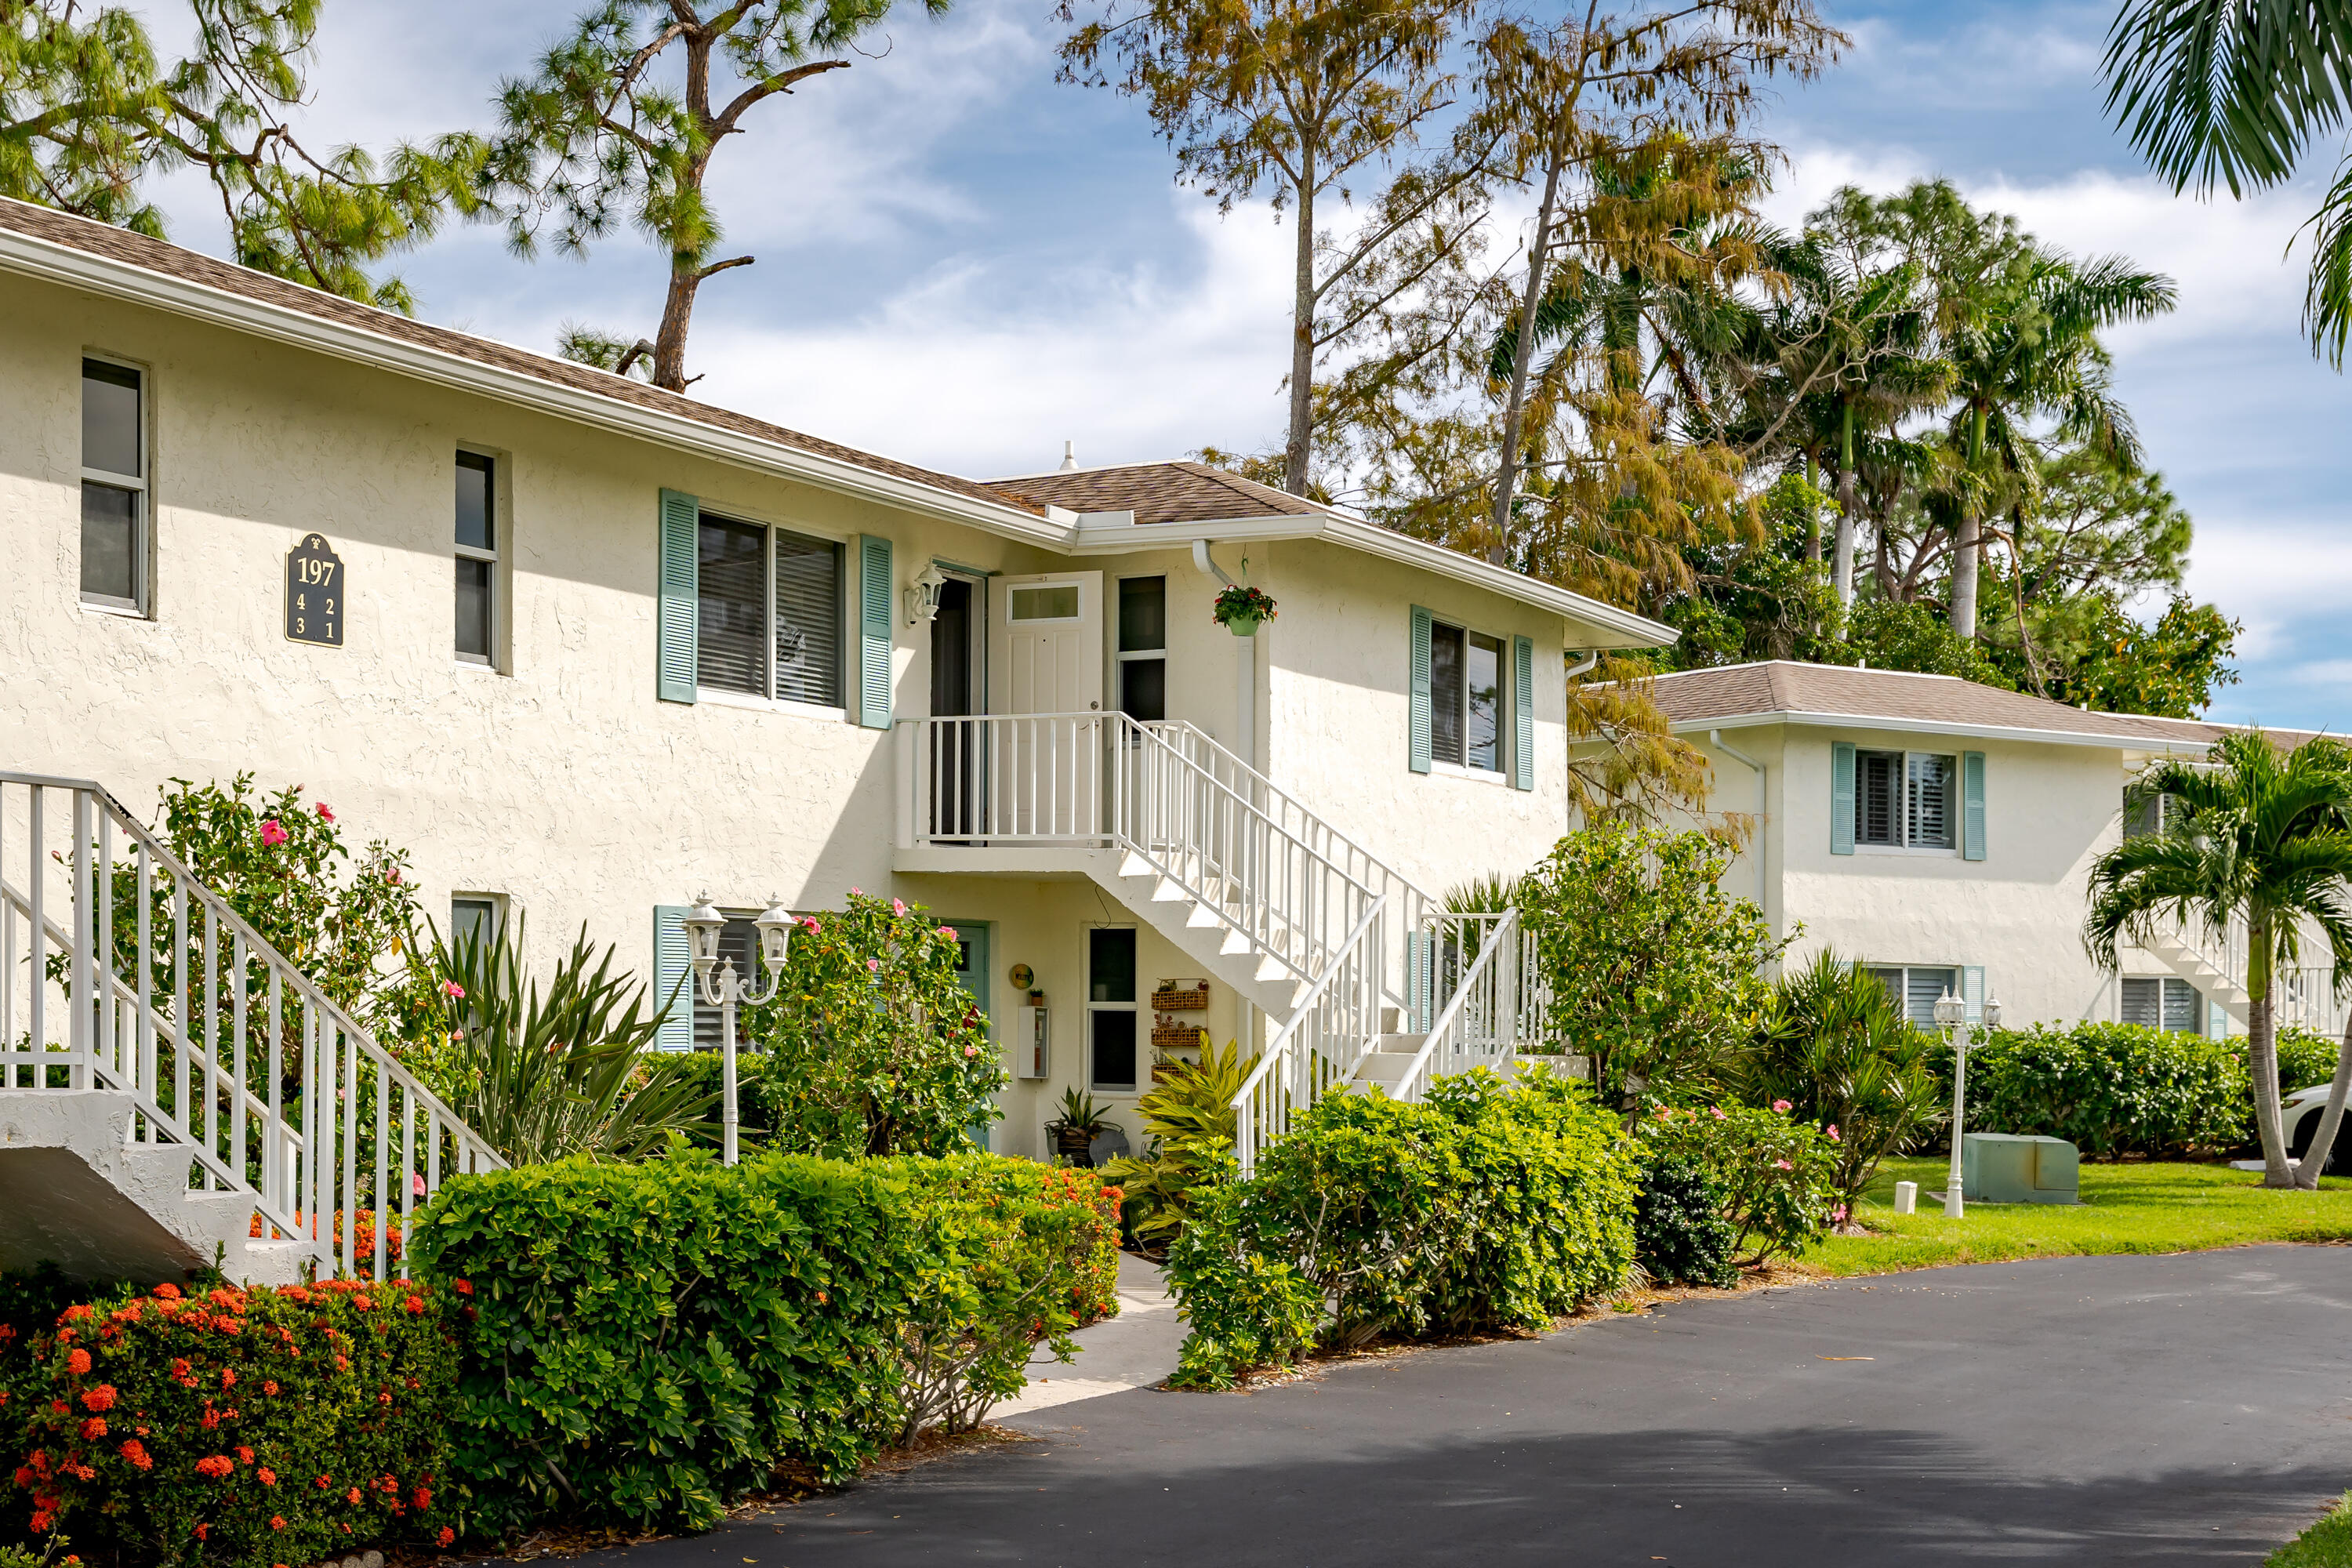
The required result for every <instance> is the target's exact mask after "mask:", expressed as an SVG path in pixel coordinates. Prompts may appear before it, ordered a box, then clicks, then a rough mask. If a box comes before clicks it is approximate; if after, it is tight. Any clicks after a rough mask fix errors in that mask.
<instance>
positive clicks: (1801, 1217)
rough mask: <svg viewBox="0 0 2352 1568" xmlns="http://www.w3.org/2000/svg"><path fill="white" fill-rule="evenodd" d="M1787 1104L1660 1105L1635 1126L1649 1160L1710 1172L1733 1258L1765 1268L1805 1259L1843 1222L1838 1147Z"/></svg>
mask: <svg viewBox="0 0 2352 1568" xmlns="http://www.w3.org/2000/svg"><path fill="white" fill-rule="evenodd" d="M1793 1109H1794V1107H1793V1106H1791V1105H1790V1102H1789V1101H1788V1100H1774V1101H1773V1102H1772V1105H1771V1108H1770V1109H1769V1110H1758V1109H1756V1108H1754V1107H1752V1106H1746V1105H1738V1106H1722V1105H1710V1106H1704V1107H1692V1106H1671V1105H1661V1106H1657V1107H1654V1108H1653V1109H1650V1110H1645V1111H1643V1114H1642V1116H1641V1117H1640V1119H1639V1120H1638V1121H1636V1122H1635V1124H1634V1131H1635V1134H1636V1136H1637V1137H1638V1138H1639V1139H1640V1141H1641V1142H1642V1145H1643V1153H1644V1156H1645V1157H1646V1158H1648V1159H1650V1160H1653V1161H1655V1160H1658V1159H1662V1158H1671V1157H1675V1156H1680V1157H1684V1158H1687V1159H1691V1160H1695V1161H1696V1162H1697V1163H1700V1164H1701V1165H1703V1166H1705V1167H1706V1172H1707V1173H1708V1175H1709V1176H1710V1177H1711V1178H1712V1179H1713V1181H1714V1183H1715V1184H1716V1186H1717V1189H1718V1190H1719V1191H1720V1192H1721V1194H1722V1197H1723V1217H1724V1218H1725V1219H1727V1220H1728V1221H1729V1222H1730V1224H1731V1227H1732V1231H1733V1235H1734V1240H1733V1242H1732V1247H1733V1250H1735V1251H1738V1250H1741V1249H1744V1248H1747V1247H1754V1249H1755V1250H1754V1253H1753V1254H1752V1258H1751V1260H1752V1261H1758V1262H1761V1261H1763V1260H1765V1259H1767V1258H1773V1257H1775V1256H1778V1255H1780V1254H1785V1253H1796V1252H1801V1251H1803V1250H1804V1248H1805V1247H1808V1246H1810V1245H1811V1244H1812V1242H1813V1241H1814V1240H1816V1239H1817V1238H1818V1237H1820V1236H1821V1234H1822V1231H1823V1230H1825V1229H1827V1228H1828V1227H1829V1226H1832V1225H1834V1224H1837V1223H1838V1222H1840V1221H1842V1220H1843V1219H1844V1218H1845V1217H1846V1215H1845V1208H1844V1205H1843V1204H1841V1203H1840V1202H1839V1200H1838V1195H1837V1191H1838V1187H1837V1180H1838V1160H1837V1142H1836V1140H1835V1139H1833V1138H1832V1136H1831V1135H1830V1134H1829V1133H1828V1132H1826V1131H1823V1130H1822V1129H1821V1128H1818V1127H1815V1126H1814V1125H1812V1124H1811V1122H1808V1121H1798V1120H1797V1119H1796V1118H1795V1117H1793V1116H1791V1115H1790V1111H1791V1110H1793Z"/></svg>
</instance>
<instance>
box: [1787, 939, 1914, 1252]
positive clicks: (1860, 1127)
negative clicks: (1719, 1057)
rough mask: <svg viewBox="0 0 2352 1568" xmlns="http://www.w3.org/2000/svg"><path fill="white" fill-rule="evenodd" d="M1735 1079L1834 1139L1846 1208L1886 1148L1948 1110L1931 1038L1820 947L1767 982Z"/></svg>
mask: <svg viewBox="0 0 2352 1568" xmlns="http://www.w3.org/2000/svg"><path fill="white" fill-rule="evenodd" d="M1772 995H1773V1003H1774V1005H1773V1009H1772V1016H1771V1018H1770V1021H1769V1023H1768V1024H1767V1025H1766V1026H1765V1027H1764V1028H1762V1029H1760V1030H1759V1031H1758V1034H1757V1040H1756V1050H1755V1053H1754V1054H1753V1055H1752V1056H1750V1057H1749V1058H1748V1063H1747V1065H1746V1068H1744V1070H1743V1072H1742V1074H1741V1078H1742V1080H1743V1082H1744V1083H1745V1085H1746V1088H1747V1091H1748V1096H1747V1097H1748V1099H1749V1100H1754V1101H1756V1102H1758V1103H1765V1104H1769V1103H1770V1102H1772V1101H1774V1100H1787V1101H1789V1102H1790V1106H1791V1107H1792V1108H1793V1113H1794V1114H1795V1115H1796V1116H1797V1117H1798V1118H1799V1119H1800V1120H1801V1121H1811V1122H1812V1123H1813V1124H1814V1125H1816V1126H1818V1127H1820V1128H1821V1129H1822V1131H1823V1132H1824V1133H1825V1134H1826V1135H1827V1136H1828V1137H1829V1138H1830V1140H1831V1141H1832V1143H1833V1144H1834V1145H1835V1147H1834V1149H1833V1150H1832V1163H1833V1164H1834V1165H1835V1166H1836V1173H1835V1176H1834V1178H1833V1180H1834V1183H1835V1185H1836V1189H1837V1202H1838V1205H1839V1206H1841V1207H1843V1208H1848V1209H1850V1208H1852V1206H1853V1205H1854V1204H1856V1203H1858V1202H1860V1201H1861V1198H1862V1192H1863V1189H1864V1187H1867V1186H1868V1185H1870V1178H1871V1177H1872V1175H1873V1174H1874V1173H1876V1172H1877V1170H1878V1163H1879V1162H1880V1161H1881V1160H1883V1159H1885V1157H1886V1156H1887V1155H1889V1154H1899V1153H1902V1152H1905V1151H1906V1150H1908V1149H1910V1148H1912V1147H1914V1146H1915V1145H1916V1143H1917V1142H1920V1141H1921V1139H1922V1136H1923V1134H1925V1133H1926V1132H1927V1131H1928V1130H1929V1129H1930V1128H1931V1127H1933V1126H1934V1125H1935V1124H1936V1123H1937V1121H1940V1120H1942V1119H1943V1118H1944V1117H1945V1116H1946V1115H1947V1114H1948V1113H1947V1112H1946V1111H1945V1110H1943V1107H1944V1106H1945V1105H1948V1103H1950V1096H1949V1094H1948V1092H1942V1093H1939V1092H1938V1090H1939V1089H1942V1090H1946V1091H1948V1089H1949V1088H1950V1084H1949V1080H1948V1079H1938V1078H1937V1075H1936V1070H1935V1068H1934V1066H1933V1064H1932V1060H1931V1058H1932V1057H1933V1055H1934V1053H1935V1049H1936V1037H1935V1036H1934V1035H1932V1034H1930V1033H1928V1032H1927V1030H1925V1029H1920V1028H1916V1027H1914V1026H1912V1024H1911V1021H1910V1020H1909V1019H1908V1018H1906V1017H1905V1016H1903V1011H1902V1009H1901V1008H1899V1007H1897V1006H1896V1005H1895V998H1894V997H1893V996H1892V995H1891V994H1888V992H1887V989H1886V987H1885V985H1884V984H1881V983H1880V981H1879V980H1878V978H1877V976H1875V975H1874V974H1872V973H1870V972H1869V971H1868V970H1865V969H1857V968H1855V967H1853V965H1850V964H1848V963H1844V962H1843V961H1842V960H1840V959H1839V958H1838V956H1837V955H1836V954H1835V953H1833V952H1829V951H1827V950H1823V951H1822V952H1820V953H1819V954H1817V955H1815V957H1814V958H1813V960H1812V962H1811V963H1808V964H1806V965H1805V966H1804V967H1802V968H1801V969H1798V970H1796V971H1794V972H1793V973H1786V974H1783V975H1782V976H1781V977H1780V979H1779V980H1778V981H1777V982H1775V983H1774V984H1773V987H1772Z"/></svg>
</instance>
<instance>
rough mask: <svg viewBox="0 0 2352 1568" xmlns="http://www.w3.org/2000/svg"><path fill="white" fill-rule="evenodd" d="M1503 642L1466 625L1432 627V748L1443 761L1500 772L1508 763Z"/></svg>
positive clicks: (1438, 625) (1436, 625)
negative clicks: (1506, 754)
mask: <svg viewBox="0 0 2352 1568" xmlns="http://www.w3.org/2000/svg"><path fill="white" fill-rule="evenodd" d="M1503 668H1504V667H1503V639H1502V638H1500V637H1488V636H1487V635H1486V633H1484V632H1474V631H1471V630H1469V629H1467V628H1466V627H1463V626H1448V625H1446V624H1445V623H1444V621H1435V622H1433V623H1431V625H1430V628H1429V750H1430V755H1431V756H1432V757H1433V758H1434V759H1435V760H1436V761H1438V762H1441V763H1453V764H1454V766H1455V767H1458V768H1468V769H1472V770H1474V771H1475V772H1479V773H1501V772H1502V771H1503V768H1504V764H1505V762H1506V760H1507V759H1506V757H1505V754H1504V753H1505V743H1504V740H1503V737H1504V735H1505V734H1506V733H1507V728H1508V722H1509V714H1508V712H1507V707H1508V701H1507V699H1506V698H1505V697H1504V695H1503V692H1504V685H1503Z"/></svg>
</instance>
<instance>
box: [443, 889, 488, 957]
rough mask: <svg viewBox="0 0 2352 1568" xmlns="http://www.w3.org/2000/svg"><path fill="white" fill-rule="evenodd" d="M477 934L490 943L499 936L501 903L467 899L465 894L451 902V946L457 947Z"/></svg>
mask: <svg viewBox="0 0 2352 1568" xmlns="http://www.w3.org/2000/svg"><path fill="white" fill-rule="evenodd" d="M476 932H479V933H480V934H481V940H483V941H484V942H488V941H490V940H491V939H492V938H494V937H496V936H497V935H498V934H499V903H498V900H496V899H476V898H467V897H466V896H465V895H463V894H460V895H458V896H457V898H454V899H451V900H449V945H450V946H451V947H452V948H455V947H457V945H458V944H459V943H460V942H465V941H467V939H469V938H470V937H472V936H473V935H474V934H475V933H476Z"/></svg>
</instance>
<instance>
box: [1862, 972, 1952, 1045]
mask: <svg viewBox="0 0 2352 1568" xmlns="http://www.w3.org/2000/svg"><path fill="white" fill-rule="evenodd" d="M1863 968H1864V969H1865V970H1867V971H1869V972H1870V973H1872V974H1874V975H1876V976H1877V977H1878V982H1879V984H1882V985H1884V986H1885V987H1886V994H1888V995H1890V996H1892V997H1894V998H1895V1005H1896V1006H1898V1007H1900V1008H1902V1009H1903V1016H1905V1017H1906V1018H1908V1019H1910V1020H1911V1022H1913V1023H1914V1024H1916V1025H1917V1026H1919V1027H1921V1028H1923V1029H1933V1028H1936V1027H1937V1023H1936V1003H1937V999H1938V998H1939V997H1941V996H1942V995H1943V994H1944V993H1945V992H1947V991H1948V992H1950V993H1951V994H1953V995H1955V996H1958V995H1959V994H1961V993H1960V972H1959V969H1958V966H1957V965H1950V964H1934V963H1927V964H1920V963H1904V964H1894V963H1865V964H1864V965H1863Z"/></svg>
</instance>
